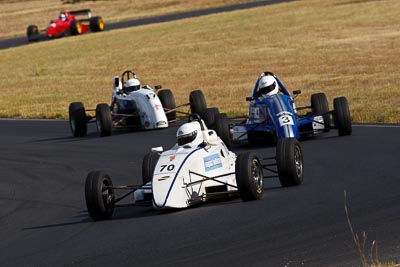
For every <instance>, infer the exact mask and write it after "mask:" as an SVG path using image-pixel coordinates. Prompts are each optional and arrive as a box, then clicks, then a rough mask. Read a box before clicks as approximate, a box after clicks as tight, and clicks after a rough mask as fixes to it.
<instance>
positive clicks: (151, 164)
mask: <svg viewBox="0 0 400 267" xmlns="http://www.w3.org/2000/svg"><path fill="white" fill-rule="evenodd" d="M159 158H160V155H159V154H158V153H156V152H150V153H147V154H146V155H145V156H144V157H143V161H142V179H143V184H146V183H148V182H150V181H151V180H152V179H153V175H154V170H155V168H156V165H157V162H158V159H159Z"/></svg>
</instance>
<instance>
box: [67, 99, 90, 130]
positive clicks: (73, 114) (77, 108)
mask: <svg viewBox="0 0 400 267" xmlns="http://www.w3.org/2000/svg"><path fill="white" fill-rule="evenodd" d="M68 111H69V112H68V113H69V126H70V128H71V132H72V134H73V135H74V136H75V137H78V136H84V135H86V133H87V118H86V112H85V107H84V106H83V104H82V102H73V103H71V104H70V105H69V109H68Z"/></svg>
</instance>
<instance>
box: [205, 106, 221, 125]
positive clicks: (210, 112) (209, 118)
mask: <svg viewBox="0 0 400 267" xmlns="http://www.w3.org/2000/svg"><path fill="white" fill-rule="evenodd" d="M217 114H219V110H218V108H207V109H206V112H205V114H204V118H203V119H204V122H205V124H206V126H207V128H209V129H214V127H215V115H217Z"/></svg>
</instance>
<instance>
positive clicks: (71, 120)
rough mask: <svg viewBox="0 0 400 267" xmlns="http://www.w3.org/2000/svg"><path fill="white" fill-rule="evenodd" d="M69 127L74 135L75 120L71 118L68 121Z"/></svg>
mask: <svg viewBox="0 0 400 267" xmlns="http://www.w3.org/2000/svg"><path fill="white" fill-rule="evenodd" d="M69 125H70V126H71V130H72V132H73V133H75V129H76V128H75V119H73V118H71V119H70V120H69Z"/></svg>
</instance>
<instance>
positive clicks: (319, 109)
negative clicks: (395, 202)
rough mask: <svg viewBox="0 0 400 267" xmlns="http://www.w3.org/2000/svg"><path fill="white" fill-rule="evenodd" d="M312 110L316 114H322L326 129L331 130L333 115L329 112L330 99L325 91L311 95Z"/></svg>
mask: <svg viewBox="0 0 400 267" xmlns="http://www.w3.org/2000/svg"><path fill="white" fill-rule="evenodd" d="M311 111H312V113H313V114H314V115H322V114H324V115H322V117H323V118H324V126H325V130H326V131H329V129H330V127H331V117H330V114H329V104H328V99H327V98H326V95H325V94H324V93H317V94H312V95H311Z"/></svg>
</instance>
